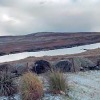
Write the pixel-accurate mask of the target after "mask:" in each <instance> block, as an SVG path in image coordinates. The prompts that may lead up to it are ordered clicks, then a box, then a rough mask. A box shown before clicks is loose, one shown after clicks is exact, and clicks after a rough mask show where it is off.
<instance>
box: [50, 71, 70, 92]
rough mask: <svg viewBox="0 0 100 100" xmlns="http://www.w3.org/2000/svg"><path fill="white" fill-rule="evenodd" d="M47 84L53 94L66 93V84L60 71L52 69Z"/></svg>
mask: <svg viewBox="0 0 100 100" xmlns="http://www.w3.org/2000/svg"><path fill="white" fill-rule="evenodd" d="M49 85H50V91H51V92H53V93H55V94H66V90H67V88H68V85H67V82H66V78H65V77H64V75H63V73H62V72H59V71H52V72H51V73H50V75H49Z"/></svg>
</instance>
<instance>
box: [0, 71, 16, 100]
mask: <svg viewBox="0 0 100 100" xmlns="http://www.w3.org/2000/svg"><path fill="white" fill-rule="evenodd" d="M16 93H17V85H16V84H15V82H14V79H13V78H12V75H11V73H10V72H9V71H2V72H0V96H7V97H8V99H9V100H11V98H14V94H16Z"/></svg>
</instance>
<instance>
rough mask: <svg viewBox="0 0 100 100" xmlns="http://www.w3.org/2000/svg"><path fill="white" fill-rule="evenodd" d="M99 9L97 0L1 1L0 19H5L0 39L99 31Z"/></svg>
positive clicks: (0, 20) (99, 3) (0, 25)
mask: <svg viewBox="0 0 100 100" xmlns="http://www.w3.org/2000/svg"><path fill="white" fill-rule="evenodd" d="M2 9H4V11H2ZM99 9H100V1H99V0H84V1H83V0H67V2H66V0H62V2H61V0H9V2H8V0H0V11H2V12H0V16H2V15H3V14H5V15H7V16H8V19H7V21H4V22H2V18H1V17H0V27H1V28H0V32H1V33H0V35H3V34H4V35H5V34H8V35H18V34H28V33H34V32H42V31H54V32H56V31H57V32H58V31H59V32H64V31H66V32H67V31H68V32H77V31H82V32H83V31H100V20H99V18H100V11H99ZM9 17H10V18H11V20H10V18H9Z"/></svg>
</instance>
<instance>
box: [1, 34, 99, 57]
mask: <svg viewBox="0 0 100 100" xmlns="http://www.w3.org/2000/svg"><path fill="white" fill-rule="evenodd" d="M97 42H100V33H99V32H84V33H83V32H80V33H60V32H58V33H54V32H41V33H34V34H29V35H23V36H1V37H0V56H2V55H6V54H11V53H18V52H26V51H27V52H32V51H38V50H49V49H58V48H65V47H74V46H79V45H85V44H92V43H97Z"/></svg>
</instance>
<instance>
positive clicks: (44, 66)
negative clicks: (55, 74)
mask: <svg viewBox="0 0 100 100" xmlns="http://www.w3.org/2000/svg"><path fill="white" fill-rule="evenodd" d="M50 69H51V68H50V63H49V62H48V61H45V60H38V61H36V62H35V64H34V66H33V67H32V71H33V72H35V73H37V74H41V73H45V72H47V71H48V70H50Z"/></svg>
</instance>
